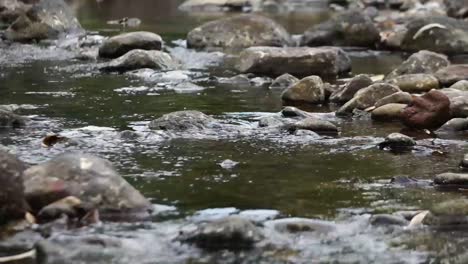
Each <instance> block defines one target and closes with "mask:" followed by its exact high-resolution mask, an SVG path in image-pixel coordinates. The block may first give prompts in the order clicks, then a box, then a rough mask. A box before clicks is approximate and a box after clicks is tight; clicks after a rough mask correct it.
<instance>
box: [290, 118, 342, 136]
mask: <svg viewBox="0 0 468 264" xmlns="http://www.w3.org/2000/svg"><path fill="white" fill-rule="evenodd" d="M291 129H292V130H299V129H302V130H310V131H313V132H316V133H332V134H336V133H338V128H337V127H336V126H335V125H334V124H333V123H331V122H329V121H326V120H321V119H317V118H313V117H308V118H305V119H302V120H300V121H298V122H296V123H294V124H292V126H291V127H290V130H291Z"/></svg>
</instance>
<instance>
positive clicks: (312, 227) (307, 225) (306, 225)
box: [265, 218, 336, 234]
mask: <svg viewBox="0 0 468 264" xmlns="http://www.w3.org/2000/svg"><path fill="white" fill-rule="evenodd" d="M265 226H266V227H272V228H273V229H274V230H276V231H277V232H280V233H293V234H295V233H304V232H312V233H317V234H326V233H330V232H332V231H334V230H336V226H335V225H334V224H333V223H331V222H327V221H323V220H316V219H307V218H284V219H277V220H271V221H267V222H265Z"/></svg>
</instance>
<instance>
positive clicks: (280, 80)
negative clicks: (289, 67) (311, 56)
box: [270, 73, 299, 90]
mask: <svg viewBox="0 0 468 264" xmlns="http://www.w3.org/2000/svg"><path fill="white" fill-rule="evenodd" d="M298 81H299V79H298V78H296V77H294V76H292V75H291V74H289V73H285V74H283V75H281V76H279V77H277V78H276V79H275V80H274V81H273V83H272V84H271V85H270V89H272V90H281V89H286V88H288V87H289V86H291V85H293V84H295V83H297V82H298Z"/></svg>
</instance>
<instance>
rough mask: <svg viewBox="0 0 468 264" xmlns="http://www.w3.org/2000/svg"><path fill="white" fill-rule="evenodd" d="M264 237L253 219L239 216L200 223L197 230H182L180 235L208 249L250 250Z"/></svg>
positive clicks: (186, 240)
mask: <svg viewBox="0 0 468 264" xmlns="http://www.w3.org/2000/svg"><path fill="white" fill-rule="evenodd" d="M263 238H264V236H263V233H262V232H261V230H260V229H259V228H258V227H256V226H255V225H254V224H253V223H252V222H251V221H249V220H247V219H244V218H241V217H237V216H229V217H226V218H222V219H219V220H215V221H212V222H208V223H202V224H199V226H198V227H197V228H196V230H194V231H191V232H188V233H183V232H182V234H181V236H180V237H179V239H180V240H182V241H185V242H187V243H191V244H195V245H196V246H197V247H199V248H202V249H206V250H222V249H229V250H248V249H252V248H253V247H254V246H255V244H256V243H257V242H259V241H261V240H262V239H263Z"/></svg>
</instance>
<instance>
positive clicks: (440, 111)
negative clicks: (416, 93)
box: [401, 90, 452, 130]
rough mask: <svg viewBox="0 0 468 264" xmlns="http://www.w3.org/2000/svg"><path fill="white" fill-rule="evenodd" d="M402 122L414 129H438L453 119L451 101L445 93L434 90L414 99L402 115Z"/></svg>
mask: <svg viewBox="0 0 468 264" xmlns="http://www.w3.org/2000/svg"><path fill="white" fill-rule="evenodd" d="M401 116H402V118H401V120H402V122H403V124H405V125H406V126H407V127H409V128H414V129H434V130H435V129H438V128H439V127H441V126H442V125H443V124H445V123H446V122H447V121H449V120H450V119H451V118H452V117H451V113H450V101H449V99H448V97H447V96H446V95H444V94H443V93H441V92H439V91H437V90H432V91H430V92H428V93H426V94H424V95H423V96H420V97H414V98H413V102H412V103H411V104H409V105H408V106H407V107H406V108H405V109H403V112H402V114H401Z"/></svg>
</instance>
